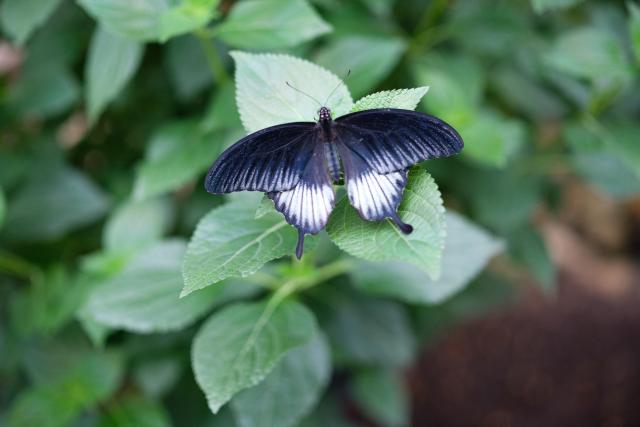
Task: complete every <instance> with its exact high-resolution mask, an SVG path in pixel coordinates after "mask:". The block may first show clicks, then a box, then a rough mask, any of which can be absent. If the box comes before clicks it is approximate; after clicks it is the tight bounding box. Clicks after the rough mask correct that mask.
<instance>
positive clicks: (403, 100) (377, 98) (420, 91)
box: [351, 86, 429, 112]
mask: <svg viewBox="0 0 640 427" xmlns="http://www.w3.org/2000/svg"><path fill="white" fill-rule="evenodd" d="M428 90H429V87H428V86H422V87H416V88H413V89H394V90H385V91H382V92H376V93H372V94H371V95H367V96H365V97H364V98H360V99H359V100H358V101H357V102H356V103H355V104H354V106H353V108H351V112H356V111H363V110H371V109H373V108H402V109H404V110H415V109H416V106H417V105H418V103H419V102H420V100H421V99H422V97H423V96H424V95H425V94H426V93H427V91H428Z"/></svg>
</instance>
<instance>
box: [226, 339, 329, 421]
mask: <svg viewBox="0 0 640 427" xmlns="http://www.w3.org/2000/svg"><path fill="white" fill-rule="evenodd" d="M330 376H331V354H330V351H329V347H328V345H327V343H326V341H325V339H324V337H323V335H322V334H320V333H318V334H316V337H315V338H314V339H313V340H312V341H310V342H309V343H307V344H305V345H304V346H301V347H297V348H295V349H293V350H291V351H289V352H288V353H287V354H286V355H285V356H284V357H283V358H282V360H281V361H280V362H279V363H278V365H277V366H276V367H275V368H274V369H273V371H272V372H271V373H270V374H269V375H268V376H267V378H265V379H264V381H262V382H261V383H260V384H258V385H257V386H255V387H252V388H250V389H247V390H244V391H243V392H241V393H239V394H238V395H237V396H235V397H234V398H233V400H231V407H232V409H233V413H234V417H235V419H236V422H237V423H238V425H239V426H240V427H252V426H257V425H260V426H263V427H270V426H273V427H276V426H277V427H289V426H294V425H297V423H298V422H299V421H300V419H302V417H304V416H305V415H307V414H308V413H309V412H310V411H311V410H312V409H313V407H314V406H315V405H316V403H317V402H318V400H319V399H320V396H321V394H322V392H323V391H324V389H325V387H326V386H327V384H328V383H329V378H330Z"/></svg>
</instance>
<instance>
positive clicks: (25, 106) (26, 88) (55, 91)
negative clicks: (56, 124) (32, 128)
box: [6, 62, 80, 119]
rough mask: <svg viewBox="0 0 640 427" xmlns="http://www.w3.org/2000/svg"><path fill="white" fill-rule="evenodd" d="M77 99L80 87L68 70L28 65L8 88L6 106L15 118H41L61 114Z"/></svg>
mask: <svg viewBox="0 0 640 427" xmlns="http://www.w3.org/2000/svg"><path fill="white" fill-rule="evenodd" d="M79 98H80V87H79V85H78V82H77V80H76V78H75V76H74V75H73V73H72V72H71V71H70V70H69V69H68V68H66V67H65V66H63V65H60V64H52V65H45V66H42V65H41V64H38V63H29V62H27V64H26V65H25V68H24V70H23V71H22V72H21V74H20V79H19V80H18V81H17V82H16V84H14V85H12V86H11V87H10V89H9V93H8V96H7V103H6V106H7V110H10V111H13V112H14V113H15V114H17V115H22V116H26V117H28V118H38V119H41V118H46V117H50V116H55V115H57V114H61V113H64V112H65V111H67V110H69V109H70V108H71V107H73V105H74V104H75V103H76V101H77V100H78V99H79Z"/></svg>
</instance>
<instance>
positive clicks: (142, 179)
mask: <svg viewBox="0 0 640 427" xmlns="http://www.w3.org/2000/svg"><path fill="white" fill-rule="evenodd" d="M239 136H240V135H239V133H238V132H237V131H229V130H216V131H212V132H204V131H203V130H202V129H201V126H200V125H199V123H198V122H197V121H195V120H182V121H176V122H170V123H168V124H166V125H164V126H163V127H161V128H160V129H159V130H158V131H157V132H156V133H155V134H154V135H153V137H152V138H151V141H150V142H149V145H148V147H147V151H146V154H145V160H144V161H143V162H142V164H141V165H140V166H139V168H138V173H137V176H136V181H135V185H134V190H133V193H134V197H135V198H136V199H139V200H141V199H146V198H148V197H153V196H156V195H158V194H163V193H166V192H168V191H171V190H175V189H178V188H179V187H180V186H182V185H185V184H187V183H188V182H189V181H190V180H192V179H194V178H196V177H197V176H199V175H200V174H201V173H202V172H204V171H206V170H207V168H208V167H209V166H211V163H213V161H214V160H215V159H216V156H217V155H218V153H220V152H221V151H222V149H223V148H224V147H225V146H227V145H228V144H229V143H231V142H233V141H235V140H236V139H237V138H238V137H239ZM200 185H201V184H200ZM200 185H198V188H201V186H200Z"/></svg>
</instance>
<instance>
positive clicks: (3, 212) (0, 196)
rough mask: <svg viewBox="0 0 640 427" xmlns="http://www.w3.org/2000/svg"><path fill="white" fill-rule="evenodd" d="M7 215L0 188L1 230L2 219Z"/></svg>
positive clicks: (0, 188) (0, 226)
mask: <svg viewBox="0 0 640 427" xmlns="http://www.w3.org/2000/svg"><path fill="white" fill-rule="evenodd" d="M6 213H7V202H6V200H5V198H4V191H2V187H0V229H2V225H3V224H4V217H5V216H6Z"/></svg>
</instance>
